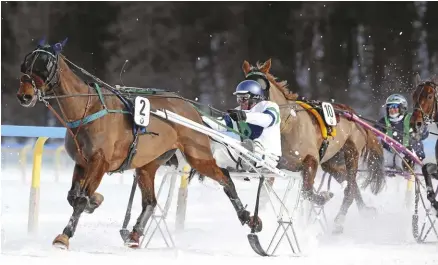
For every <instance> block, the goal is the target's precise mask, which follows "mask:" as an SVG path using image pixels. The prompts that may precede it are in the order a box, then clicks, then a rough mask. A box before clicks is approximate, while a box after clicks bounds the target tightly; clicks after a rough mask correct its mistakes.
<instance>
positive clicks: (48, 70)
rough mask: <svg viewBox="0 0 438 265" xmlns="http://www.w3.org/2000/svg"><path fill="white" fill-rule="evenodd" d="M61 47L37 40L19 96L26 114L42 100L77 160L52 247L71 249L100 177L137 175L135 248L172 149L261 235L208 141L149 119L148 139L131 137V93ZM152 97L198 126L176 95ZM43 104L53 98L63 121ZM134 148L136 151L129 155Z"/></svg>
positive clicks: (93, 204) (95, 202) (131, 242)
mask: <svg viewBox="0 0 438 265" xmlns="http://www.w3.org/2000/svg"><path fill="white" fill-rule="evenodd" d="M65 44H66V40H65V41H63V42H62V43H56V44H54V45H49V44H45V41H44V40H41V41H40V42H39V43H38V45H37V47H36V48H35V49H34V50H33V51H31V52H30V53H29V54H28V55H26V57H25V58H24V62H23V63H22V65H21V72H22V73H23V75H22V76H21V78H20V87H19V89H18V92H17V99H18V101H19V103H20V104H21V105H22V106H23V107H27V108H31V107H33V106H35V104H36V102H37V101H38V100H39V101H42V102H44V103H45V104H46V106H47V107H48V108H49V109H50V110H51V111H53V112H54V114H55V115H56V116H57V117H58V118H59V119H60V122H61V123H63V125H64V126H65V127H66V128H67V133H66V136H65V150H66V151H67V154H68V155H69V156H70V157H71V159H73V160H74V161H75V166H74V171H73V176H72V184H71V189H70V190H69V191H68V195H67V200H68V202H69V204H70V205H71V206H72V208H73V213H72V215H71V217H70V219H69V221H68V224H67V225H66V227H65V228H64V230H63V232H62V234H59V235H58V236H56V238H55V239H54V240H53V245H54V246H56V247H60V248H62V249H68V248H69V240H70V238H72V237H73V235H74V233H75V230H76V227H77V224H78V221H79V218H80V217H81V214H82V213H83V212H86V213H92V212H93V211H94V210H96V209H97V208H98V207H99V206H100V205H101V203H102V202H103V200H104V197H103V196H102V195H101V194H99V193H97V192H96V190H97V188H98V187H99V185H100V183H101V181H102V178H103V176H104V175H105V173H111V172H114V171H117V170H120V169H123V170H128V169H135V174H136V176H137V178H138V186H139V188H140V190H141V194H142V211H141V213H140V215H139V216H138V219H137V222H136V224H135V225H134V226H133V229H132V231H131V232H130V234H129V237H128V238H126V240H125V245H127V246H130V247H138V246H139V240H140V237H141V236H142V235H143V232H144V228H145V225H146V224H147V221H148V219H149V218H150V216H151V215H152V213H153V210H154V207H155V206H156V204H157V200H156V197H155V191H154V178H155V173H156V171H157V169H158V168H159V167H160V166H161V165H163V164H164V163H166V161H168V159H170V158H171V157H172V156H173V154H174V153H175V151H176V150H177V149H179V150H180V151H181V152H182V153H183V154H184V156H185V159H186V161H187V162H188V163H189V164H190V166H191V167H192V168H194V169H196V170H197V171H198V172H201V173H202V174H203V175H205V176H207V177H209V178H211V179H213V180H215V181H217V182H218V183H219V184H220V185H222V187H223V189H224V192H225V194H226V195H227V197H228V198H229V199H230V201H231V203H232V205H233V206H234V209H235V211H236V213H237V217H238V219H239V220H240V222H241V224H242V225H245V224H246V225H248V226H250V227H251V228H255V230H256V231H260V230H261V226H262V225H261V220H259V219H257V221H255V222H254V220H253V219H252V218H253V217H252V216H250V212H249V211H247V210H246V209H245V207H244V205H243V204H242V202H241V200H240V198H239V196H238V194H237V191H236V189H235V186H234V183H233V181H232V180H231V178H230V175H229V173H228V171H227V170H226V169H223V168H220V167H218V165H217V164H216V162H215V160H214V158H213V156H212V152H211V148H210V139H209V137H208V136H206V135H204V134H201V133H199V132H197V131H194V130H191V129H189V128H187V127H184V126H181V125H178V124H174V123H172V122H170V121H168V120H166V119H163V118H159V117H156V116H153V115H151V117H150V123H149V125H148V126H147V128H146V132H147V133H138V132H139V130H133V127H134V123H133V119H132V105H131V104H130V102H129V100H128V99H127V98H126V97H125V96H124V95H128V94H129V95H131V96H132V95H134V96H135V95H136V91H129V93H123V90H119V89H114V88H112V87H111V86H109V85H107V84H106V83H103V82H102V81H101V80H100V79H98V78H96V77H94V76H92V75H91V74H89V73H88V72H86V71H85V70H84V69H82V68H79V67H78V66H76V65H74V64H73V63H72V62H70V61H69V60H68V59H67V58H66V57H65V56H63V55H62V54H61V51H62V49H63V47H64V46H65ZM68 63H69V64H70V65H71V66H72V67H70V66H69V64H68ZM73 67H75V68H73ZM72 69H75V70H80V71H82V73H84V74H86V75H87V76H88V77H92V79H93V81H96V82H95V83H92V84H89V83H86V82H85V81H83V80H82V79H81V78H80V77H79V76H78V75H76V74H75V73H74V72H73V70H72ZM100 86H103V87H100ZM143 92H144V91H143ZM155 92H156V93H150V94H149V95H148V96H147V97H148V98H149V100H150V104H151V108H153V109H158V108H160V109H161V108H162V109H166V110H170V111H172V112H175V113H177V114H179V115H182V116H184V117H186V118H188V119H190V120H192V121H195V122H198V123H202V119H201V116H200V115H199V113H198V112H197V111H196V110H195V108H194V106H193V105H191V104H190V103H189V102H188V101H187V100H185V99H183V98H182V97H179V96H178V95H176V94H175V93H171V92H159V91H155ZM49 94H50V95H51V97H49ZM142 95H144V93H143V94H142ZM48 99H56V102H57V103H58V106H59V109H60V111H61V115H62V117H61V115H59V114H58V113H57V112H56V111H55V110H54V108H53V107H52V106H51V105H50V103H49V102H48V101H47V100H48ZM134 128H135V127H134ZM133 146H134V147H136V148H134V149H132V147H133ZM135 149H136V150H135ZM135 151H136V153H135ZM134 154H135V155H134ZM127 157H128V158H132V159H127ZM126 161H128V162H129V163H126Z"/></svg>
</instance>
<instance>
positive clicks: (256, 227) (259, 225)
mask: <svg viewBox="0 0 438 265" xmlns="http://www.w3.org/2000/svg"><path fill="white" fill-rule="evenodd" d="M248 225H249V227H250V228H251V229H253V228H254V232H257V233H258V232H260V231H262V229H263V223H262V220H261V219H260V217H257V220H256V221H255V220H254V216H251V217H250V218H249V224H248Z"/></svg>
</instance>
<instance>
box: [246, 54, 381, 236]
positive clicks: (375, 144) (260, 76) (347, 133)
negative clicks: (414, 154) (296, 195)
mask: <svg viewBox="0 0 438 265" xmlns="http://www.w3.org/2000/svg"><path fill="white" fill-rule="evenodd" d="M270 68H271V60H270V59H269V60H267V61H266V62H264V63H263V64H260V63H257V65H256V66H251V65H250V64H249V63H248V62H247V61H246V60H245V61H244V62H243V65H242V69H243V72H244V73H245V76H246V78H247V79H253V80H256V81H258V82H259V83H260V84H261V85H262V87H264V88H265V89H266V90H268V91H269V100H271V101H273V102H275V103H277V104H278V105H279V106H280V117H281V139H282V153H283V156H282V158H281V160H280V163H279V166H278V168H281V169H287V170H290V171H295V172H297V171H301V174H302V177H303V195H304V197H305V198H307V199H309V200H310V201H311V202H314V203H316V204H320V205H321V204H324V203H326V202H327V200H328V199H329V198H327V196H326V194H316V193H315V192H314V189H313V185H314V179H315V176H316V173H317V170H318V165H320V166H321V167H322V169H323V170H324V171H326V172H328V173H330V174H331V175H333V176H334V177H335V178H336V179H337V180H338V182H342V180H343V178H344V179H345V180H346V181H347V187H346V188H345V190H344V199H343V203H342V206H341V208H340V211H339V213H338V214H337V216H336V218H335V229H334V232H335V233H340V232H342V231H343V223H344V221H345V216H346V214H347V211H348V209H349V207H350V206H351V204H352V202H353V200H354V199H356V201H357V205H358V208H359V209H360V210H362V211H364V210H365V212H366V213H369V212H370V211H371V212H374V211H375V209H374V208H372V207H367V206H365V203H364V202H363V199H362V196H361V194H360V190H359V187H358V184H357V181H356V175H357V171H358V164H359V158H360V156H363V158H364V160H366V162H367V166H368V175H367V178H366V180H365V182H364V188H366V187H367V186H368V185H370V186H371V190H372V192H373V193H374V194H378V193H379V192H380V191H381V190H382V188H383V187H384V185H385V174H384V168H383V161H384V160H383V159H384V157H383V147H382V145H381V143H380V141H379V140H378V138H377V137H376V135H375V134H374V133H373V132H372V131H370V130H367V129H365V128H363V127H362V126H360V125H359V124H357V123H355V122H354V121H351V120H349V119H347V118H346V117H344V116H342V115H341V116H340V117H339V122H338V124H337V125H336V131H337V133H336V136H334V138H333V139H330V140H329V145H328V147H327V149H326V152H325V154H324V155H323V157H322V158H320V155H319V150H320V146H321V144H322V142H323V138H322V134H321V127H320V125H319V124H318V122H317V120H316V118H315V116H314V115H312V114H310V113H309V111H306V109H304V108H303V107H302V106H301V105H299V104H298V103H297V102H296V100H297V99H298V95H297V94H295V93H292V92H291V91H290V90H289V88H288V86H287V82H286V81H281V82H279V81H277V78H276V77H274V76H273V75H272V74H271V73H270V72H269V70H270ZM333 106H334V109H335V111H336V110H338V111H349V112H353V113H354V110H353V109H352V108H350V107H348V106H346V105H343V104H333ZM342 159H343V160H344V162H345V166H343V165H342V163H339V161H340V160H342ZM330 196H332V195H330Z"/></svg>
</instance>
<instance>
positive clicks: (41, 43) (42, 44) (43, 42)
mask: <svg viewBox="0 0 438 265" xmlns="http://www.w3.org/2000/svg"><path fill="white" fill-rule="evenodd" d="M45 43H46V37H45V36H44V37H43V38H42V39H40V40H39V41H38V46H41V47H42V46H44V44H45Z"/></svg>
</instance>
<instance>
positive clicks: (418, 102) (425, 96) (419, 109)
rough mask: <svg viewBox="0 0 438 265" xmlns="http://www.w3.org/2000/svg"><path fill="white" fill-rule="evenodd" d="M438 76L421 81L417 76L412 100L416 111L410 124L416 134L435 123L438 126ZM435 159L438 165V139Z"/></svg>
mask: <svg viewBox="0 0 438 265" xmlns="http://www.w3.org/2000/svg"><path fill="white" fill-rule="evenodd" d="M437 86H438V76H436V75H435V76H433V77H432V78H431V79H430V80H424V81H423V80H421V78H420V75H419V74H417V75H416V76H415V83H414V87H413V93H412V100H413V104H414V111H413V112H412V116H411V120H410V122H409V125H410V128H412V129H413V132H414V134H417V133H418V132H421V131H423V129H424V126H428V125H427V124H428V123H430V122H434V123H435V124H437V126H438V123H437V122H438V99H437V95H438V94H437V93H438V87H437ZM435 159H436V161H437V163H438V139H437V141H436V144H435Z"/></svg>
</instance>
